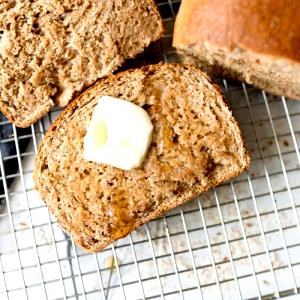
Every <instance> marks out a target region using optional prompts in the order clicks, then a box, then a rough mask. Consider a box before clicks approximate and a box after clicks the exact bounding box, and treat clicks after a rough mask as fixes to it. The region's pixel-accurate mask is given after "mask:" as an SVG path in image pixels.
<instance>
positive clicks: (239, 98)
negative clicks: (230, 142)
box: [0, 0, 300, 299]
mask: <svg viewBox="0 0 300 300" xmlns="http://www.w3.org/2000/svg"><path fill="white" fill-rule="evenodd" d="M157 3H158V6H159V9H160V12H161V14H162V16H163V18H164V23H165V27H166V33H165V36H164V38H163V39H162V40H161V41H160V42H157V43H155V44H153V45H152V46H151V47H150V48H149V49H148V50H147V51H146V54H144V55H142V56H140V57H139V58H138V59H137V60H134V61H131V62H130V63H129V64H128V65H130V66H133V65H139V64H143V63H145V62H152V63H153V62H157V61H160V60H165V61H169V62H170V61H176V60H178V57H177V55H176V53H175V51H174V49H173V48H172V47H171V40H172V30H173V21H174V16H175V14H176V12H177V10H178V7H179V4H180V2H179V1H171V0H169V1H157ZM220 84H221V86H222V87H223V89H224V93H225V94H226V96H227V98H228V99H229V100H230V103H231V106H232V108H233V111H234V114H235V116H236V117H237V119H238V120H239V122H240V125H241V128H242V131H243V134H244V136H245V139H246V143H247V146H248V149H249V150H250V154H251V158H252V164H251V167H250V169H249V171H248V172H246V173H245V174H243V175H242V176H240V177H238V178H236V179H234V180H232V181H230V182H227V183H225V184H223V185H221V186H220V187H218V188H216V189H214V190H213V191H210V192H208V193H206V194H204V195H201V196H200V197H199V198H196V199H194V200H193V201H191V202H189V203H187V204H186V205H183V206H181V207H180V208H177V209H174V210H172V211H170V212H169V213H168V214H166V215H165V216H164V217H161V218H158V219H157V220H155V221H153V222H151V223H149V224H148V225H145V226H143V227H141V228H140V229H139V230H137V231H135V232H133V233H132V234H130V235H129V236H127V237H126V238H124V239H122V240H119V241H118V242H116V243H115V244H114V245H113V246H111V247H108V248H107V249H105V250H104V251H102V252H100V253H98V254H87V253H84V252H82V251H81V250H80V249H79V248H77V247H75V245H74V242H73V240H72V239H71V238H70V237H69V236H67V235H65V234H64V233H63V232H62V231H61V230H60V228H59V227H58V225H57V223H56V221H55V220H54V218H53V217H52V216H51V215H50V214H49V212H48V210H47V209H46V208H45V206H44V204H43V202H42V201H41V200H40V198H39V197H38V195H37V193H36V192H35V191H34V189H33V183H32V179H31V176H32V170H33V161H34V156H35V153H36V151H37V146H38V143H39V142H40V140H41V138H42V137H43V135H44V133H45V131H46V129H47V128H48V126H49V125H50V124H51V123H52V121H53V120H54V119H55V117H56V116H57V115H58V113H59V112H58V111H52V112H51V113H49V114H48V116H46V117H45V118H44V119H43V120H41V121H39V122H38V123H37V124H35V125H34V126H31V127H30V128H29V129H26V130H20V129H17V128H16V127H15V126H13V125H11V124H9V123H8V122H7V121H2V122H1V123H0V129H3V128H4V127H5V126H6V127H8V128H9V129H10V130H11V134H10V136H9V137H8V138H5V139H3V138H2V139H1V140H0V146H1V148H0V149H1V152H0V173H1V177H0V201H1V202H0V203H1V204H0V299H26V298H28V299H123V298H125V299H183V298H184V299H240V298H243V299H249V298H251V299H252V298H253V299H260V298H265V297H266V298H278V297H284V296H287V295H297V294H298V293H299V288H300V225H299V208H300V153H299V142H300V102H297V101H293V100H286V99H285V98H284V97H274V96H270V95H268V94H266V93H265V92H263V91H260V90H256V89H254V88H252V87H249V86H246V85H245V84H243V83H237V82H229V81H227V80H225V79H224V80H221V81H220ZM24 143H25V144H26V145H27V147H26V148H24ZM4 145H10V147H12V148H13V149H14V153H15V154H13V155H11V154H10V155H7V154H6V152H5V151H4V150H3V149H4V148H3V146H4ZM13 164H15V166H16V169H14V170H13V169H12V165H13Z"/></svg>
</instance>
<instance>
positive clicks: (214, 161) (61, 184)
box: [34, 64, 249, 252]
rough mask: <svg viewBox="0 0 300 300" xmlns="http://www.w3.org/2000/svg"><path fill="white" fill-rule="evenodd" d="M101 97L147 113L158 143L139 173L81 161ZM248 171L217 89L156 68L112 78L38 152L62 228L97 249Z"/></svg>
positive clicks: (82, 99) (193, 74) (40, 184)
mask: <svg viewBox="0 0 300 300" xmlns="http://www.w3.org/2000/svg"><path fill="white" fill-rule="evenodd" d="M101 95H110V96H113V97H120V98H124V99H127V100H129V101H132V102H133V103H135V104H137V105H140V106H141V107H143V108H144V109H146V110H147V111H148V113H149V115H150V118H151V120H152V122H153V125H154V133H153V140H152V143H151V145H150V148H149V152H148V153H147V156H146V158H145V161H144V162H143V164H142V165H141V167H139V168H136V169H133V170H131V171H122V170H120V169H117V168H114V167H110V166H107V165H103V164H97V163H93V162H88V161H85V160H83V138H84V136H85V134H86V130H87V127H88V125H89V122H90V119H91V116H92V114H93V111H94V108H95V106H96V104H97V101H98V99H99V97H100V96H101ZM248 165H249V156H248V154H247V151H246V149H245V147H244V143H243V139H242V137H241V132H240V129H239V127H238V125H237V123H236V121H235V120H234V118H233V116H232V113H231V111H230V110H229V109H228V107H227V105H226V103H225V102H224V100H223V97H222V95H221V93H220V90H219V89H218V87H217V86H215V85H214V84H212V83H211V81H210V80H209V78H208V77H207V76H206V75H205V74H204V73H202V72H201V71H200V70H199V69H196V68H194V67H188V66H183V65H172V64H158V65H151V66H146V67H143V68H141V69H135V70H129V71H125V72H123V73H120V74H117V75H112V76H109V77H107V78H106V79H103V80H101V81H99V82H97V83H96V84H95V85H94V86H92V87H91V88H89V89H88V90H87V91H85V92H84V93H83V94H82V95H80V96H79V97H78V98H77V99H76V100H75V101H74V102H72V103H71V104H70V105H69V106H68V107H67V108H66V110H65V111H64V112H63V113H62V115H61V116H60V117H59V118H58V119H57V121H56V122H55V123H54V124H53V125H52V127H51V128H50V129H49V131H48V132H47V134H46V136H45V138H44V140H43V142H42V144H41V145H40V147H39V151H38V155H37V158H36V163H35V170H34V181H35V184H36V188H37V190H38V191H39V193H40V195H41V196H42V198H43V199H44V201H45V202H46V204H47V206H48V208H49V209H50V210H51V212H52V213H53V214H54V215H55V216H56V218H57V220H58V223H59V224H60V225H61V226H62V227H63V228H64V229H65V230H66V231H69V232H70V233H71V234H72V235H73V236H74V239H75V241H76V243H77V244H79V245H80V246H81V247H82V248H84V249H85V250H87V251H93V252H96V251H99V250H101V249H103V248H104V247H106V246H107V245H109V244H110V243H112V242H113V241H115V240H117V239H119V238H121V237H123V236H125V235H127V234H128V233H129V232H130V231H132V230H134V229H135V228H137V227H139V226H140V225H142V224H144V223H146V222H148V221H150V220H152V219H154V218H155V217H157V216H159V215H161V214H163V213H164V212H166V211H167V210H169V209H172V208H174V207H176V206H178V205H180V204H182V203H184V202H186V201H188V200H190V199H191V198H193V197H195V196H197V195H198V194H200V193H202V192H204V191H206V190H208V189H209V188H212V187H214V186H216V185H218V184H220V183H221V182H223V181H225V180H228V179H230V178H232V177H234V176H237V175H239V174H240V173H241V172H242V171H244V170H245V169H246V168H247V167H248Z"/></svg>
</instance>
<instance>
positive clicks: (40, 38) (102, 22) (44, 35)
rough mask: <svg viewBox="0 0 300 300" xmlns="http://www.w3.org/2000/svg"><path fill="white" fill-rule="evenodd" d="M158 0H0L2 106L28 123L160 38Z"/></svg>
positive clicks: (20, 123)
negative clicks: (156, 2)
mask: <svg viewBox="0 0 300 300" xmlns="http://www.w3.org/2000/svg"><path fill="white" fill-rule="evenodd" d="M162 31H163V29H162V19H161V17H160V15H159V12H158V10H157V7H156V5H155V3H154V1H153V0H145V1H144V0H114V1H106V0H96V1H83V0H72V1H70V0H68V1H63V0H54V1H44V0H35V1H29V0H23V1H2V2H1V3H0V111H2V112H3V113H4V114H5V116H6V117H7V118H8V119H9V120H10V121H11V122H13V123H15V124H16V125H17V126H20V127H26V126H29V125H30V124H32V123H34V122H35V121H37V120H38V119H39V118H41V117H42V116H43V115H45V114H46V113H47V112H48V111H49V110H50V108H51V107H53V106H54V105H59V106H65V105H67V104H68V102H69V101H70V100H71V99H72V97H75V96H76V94H78V93H79V92H80V91H81V90H83V89H84V88H86V87H87V86H89V85H91V84H92V83H94V82H95V81H96V80H97V79H99V78H101V77H103V76H106V75H107V74H109V73H111V72H112V71H114V70H116V69H117V67H119V66H120V65H121V64H122V63H123V62H124V61H125V59H127V58H132V57H134V56H136V55H137V54H138V53H140V52H142V51H143V49H144V48H145V47H146V46H148V45H149V43H150V42H151V41H155V40H157V39H159V38H160V37H161V35H162Z"/></svg>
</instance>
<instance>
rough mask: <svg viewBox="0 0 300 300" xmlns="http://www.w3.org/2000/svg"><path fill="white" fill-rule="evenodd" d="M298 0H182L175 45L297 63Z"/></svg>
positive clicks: (299, 52)
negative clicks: (209, 47)
mask: <svg viewBox="0 0 300 300" xmlns="http://www.w3.org/2000/svg"><path fill="white" fill-rule="evenodd" d="M299 28H300V2H299V1H298V0H277V1H273V0H264V1H261V0H253V1H247V0H225V1H222V0H183V1H182V3H181V7H180V11H179V14H178V16H177V20H176V24H175V30H174V45H175V46H180V45H196V46H197V45H198V46H200V45H202V43H203V42H207V43H210V44H212V45H215V46H219V47H222V48H225V49H229V50H233V49H234V48H235V47H238V48H241V49H245V50H251V51H253V52H257V53H261V54H265V55H271V56H274V57H282V58H287V59H290V60H294V61H298V62H299V61H300V30H299Z"/></svg>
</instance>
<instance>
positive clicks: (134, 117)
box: [83, 96, 153, 170]
mask: <svg viewBox="0 0 300 300" xmlns="http://www.w3.org/2000/svg"><path fill="white" fill-rule="evenodd" d="M152 131H153V125H152V123H151V120H150V117H149V115H148V114H147V112H146V111H145V110H144V109H142V108H141V107H140V106H138V105H135V104H133V103H132V102H129V101H126V100H123V99H118V98H114V97H110V96H102V97H100V99H99V101H98V104H97V106H96V108H95V111H94V114H93V116H92V119H91V122H90V124H89V127H88V129H87V133H86V136H85V137H84V152H83V157H84V159H86V160H89V161H93V162H96V163H103V164H107V165H111V166H113V167H116V168H119V169H123V170H131V169H133V168H136V167H138V166H140V165H141V164H142V162H143V161H144V159H145V156H146V154H147V151H148V148H149V146H150V143H151V139H152Z"/></svg>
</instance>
